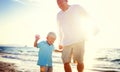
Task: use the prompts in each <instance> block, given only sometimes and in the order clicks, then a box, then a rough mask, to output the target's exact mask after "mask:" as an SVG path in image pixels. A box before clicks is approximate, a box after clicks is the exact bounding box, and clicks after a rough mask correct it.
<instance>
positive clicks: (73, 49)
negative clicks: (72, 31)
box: [62, 41, 84, 63]
mask: <svg viewBox="0 0 120 72" xmlns="http://www.w3.org/2000/svg"><path fill="white" fill-rule="evenodd" d="M72 57H73V61H74V62H78V63H83V57H84V41H82V42H78V43H73V44H71V45H68V46H64V48H63V52H62V60H63V63H70V62H71V58H72Z"/></svg>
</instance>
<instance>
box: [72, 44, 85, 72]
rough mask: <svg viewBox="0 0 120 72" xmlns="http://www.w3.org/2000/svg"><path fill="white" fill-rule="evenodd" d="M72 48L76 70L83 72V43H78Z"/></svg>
mask: <svg viewBox="0 0 120 72" xmlns="http://www.w3.org/2000/svg"><path fill="white" fill-rule="evenodd" d="M74 45H75V46H74V48H73V59H74V61H75V62H77V70H78V72H83V70H84V63H83V60H84V59H83V58H84V42H78V43H76V44H74Z"/></svg>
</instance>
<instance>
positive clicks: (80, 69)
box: [77, 63, 84, 72]
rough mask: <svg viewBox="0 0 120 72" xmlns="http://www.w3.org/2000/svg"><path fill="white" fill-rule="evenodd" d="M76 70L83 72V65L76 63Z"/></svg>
mask: <svg viewBox="0 0 120 72" xmlns="http://www.w3.org/2000/svg"><path fill="white" fill-rule="evenodd" d="M77 70H78V72H83V70H84V63H78V64H77Z"/></svg>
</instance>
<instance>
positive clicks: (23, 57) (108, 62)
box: [0, 46, 120, 72]
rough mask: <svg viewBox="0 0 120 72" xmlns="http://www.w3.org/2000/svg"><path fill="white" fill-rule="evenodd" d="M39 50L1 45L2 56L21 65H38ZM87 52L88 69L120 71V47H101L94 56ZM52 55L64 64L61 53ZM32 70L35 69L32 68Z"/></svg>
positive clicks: (56, 61)
mask: <svg viewBox="0 0 120 72" xmlns="http://www.w3.org/2000/svg"><path fill="white" fill-rule="evenodd" d="M38 50H39V49H37V48H34V47H3V46H0V57H1V58H5V59H9V60H12V61H20V62H22V63H24V64H21V63H20V64H21V65H22V66H21V67H26V66H27V67H28V68H29V67H33V66H34V67H37V65H36V64H37V59H38ZM87 54H90V53H87ZM87 54H86V58H85V69H86V70H91V71H96V72H120V48H100V49H98V50H96V52H95V53H94V55H93V56H92V58H90V57H89V56H88V55H87ZM52 57H53V65H54V66H58V67H59V65H60V66H61V65H62V66H63V63H62V60H61V53H55V52H53V56H52ZM23 65H24V66H23ZM71 65H72V68H74V69H75V68H76V64H74V63H71ZM19 66H20V65H19ZM30 72H34V71H32V70H30Z"/></svg>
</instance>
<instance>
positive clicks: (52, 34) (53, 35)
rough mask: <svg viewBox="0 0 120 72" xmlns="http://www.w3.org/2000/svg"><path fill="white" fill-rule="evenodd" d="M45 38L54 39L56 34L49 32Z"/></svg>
mask: <svg viewBox="0 0 120 72" xmlns="http://www.w3.org/2000/svg"><path fill="white" fill-rule="evenodd" d="M47 36H52V37H54V38H56V34H55V33H54V32H49V33H48V34H47Z"/></svg>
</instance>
